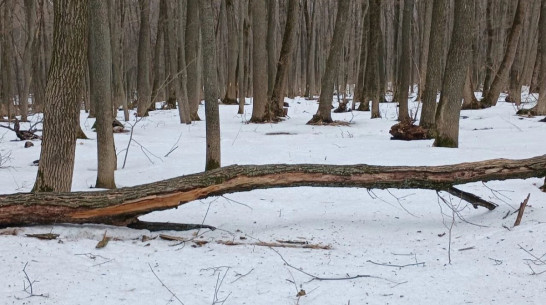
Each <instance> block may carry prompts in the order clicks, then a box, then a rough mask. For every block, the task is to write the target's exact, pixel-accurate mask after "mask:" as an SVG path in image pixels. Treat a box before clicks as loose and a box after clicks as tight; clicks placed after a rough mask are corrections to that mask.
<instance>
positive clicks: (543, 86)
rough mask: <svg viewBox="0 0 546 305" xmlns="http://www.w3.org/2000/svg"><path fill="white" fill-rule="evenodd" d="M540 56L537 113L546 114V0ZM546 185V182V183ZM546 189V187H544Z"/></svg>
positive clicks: (540, 30)
mask: <svg viewBox="0 0 546 305" xmlns="http://www.w3.org/2000/svg"><path fill="white" fill-rule="evenodd" d="M538 28H539V50H540V51H539V53H538V54H539V57H540V60H541V65H540V76H539V88H540V94H539V95H538V102H537V105H536V110H535V113H536V114H537V115H546V0H542V1H541V3H540V21H539V27H538ZM545 185H546V184H545ZM544 190H546V188H544Z"/></svg>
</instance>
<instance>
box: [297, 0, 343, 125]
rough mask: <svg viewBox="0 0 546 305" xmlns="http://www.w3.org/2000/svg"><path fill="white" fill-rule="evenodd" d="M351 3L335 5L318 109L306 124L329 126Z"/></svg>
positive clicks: (341, 2) (340, 2)
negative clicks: (332, 29)
mask: <svg viewBox="0 0 546 305" xmlns="http://www.w3.org/2000/svg"><path fill="white" fill-rule="evenodd" d="M350 4H351V1H349V0H347V1H339V2H338V4H337V15H336V22H335V26H334V36H333V38H332V42H331V43H330V51H329V52H328V59H327V61H326V69H325V71H324V74H323V76H322V80H321V84H320V97H319V108H318V110H317V113H316V114H315V115H314V116H313V118H312V119H311V120H310V121H309V122H308V123H307V124H329V123H332V122H333V121H332V99H333V96H334V92H333V90H334V82H335V77H336V66H337V65H338V64H339V61H340V60H341V51H342V49H343V40H344V36H345V32H346V31H345V27H346V26H347V19H348V15H349V8H350V7H351V5H350Z"/></svg>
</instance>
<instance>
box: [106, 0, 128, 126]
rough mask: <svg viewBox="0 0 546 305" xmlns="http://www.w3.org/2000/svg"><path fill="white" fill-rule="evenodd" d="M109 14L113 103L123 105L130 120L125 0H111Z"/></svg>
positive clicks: (124, 111)
mask: <svg viewBox="0 0 546 305" xmlns="http://www.w3.org/2000/svg"><path fill="white" fill-rule="evenodd" d="M108 16H109V17H108V18H109V19H110V45H111V50H112V104H113V106H114V107H119V106H123V118H124V120H125V121H129V106H128V105H127V97H126V93H125V88H124V85H123V65H124V64H123V59H124V58H123V57H124V54H123V40H124V31H123V26H124V23H125V0H109V1H108Z"/></svg>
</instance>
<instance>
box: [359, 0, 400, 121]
mask: <svg viewBox="0 0 546 305" xmlns="http://www.w3.org/2000/svg"><path fill="white" fill-rule="evenodd" d="M406 1H408V0H406ZM369 15H370V29H375V30H374V31H371V33H370V40H369V41H370V46H369V51H368V64H366V69H367V70H370V74H369V75H370V79H368V80H367V81H366V84H367V86H369V88H368V92H369V94H370V98H371V100H372V113H371V117H372V119H376V118H380V117H381V114H380V113H379V67H378V63H379V56H380V55H379V40H380V37H379V36H380V35H381V25H380V20H379V17H380V16H381V2H380V0H370V14H369ZM367 75H368V74H367ZM366 100H368V99H367V98H366Z"/></svg>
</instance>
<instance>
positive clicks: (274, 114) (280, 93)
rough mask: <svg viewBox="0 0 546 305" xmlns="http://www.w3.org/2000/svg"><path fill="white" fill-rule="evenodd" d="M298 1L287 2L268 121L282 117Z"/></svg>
mask: <svg viewBox="0 0 546 305" xmlns="http://www.w3.org/2000/svg"><path fill="white" fill-rule="evenodd" d="M299 8H300V3H299V0H290V1H288V7H287V9H288V15H287V17H286V25H285V29H284V35H283V38H282V46H281V54H280V55H279V60H278V61H277V69H276V71H277V72H276V75H275V85H274V86H273V91H272V92H271V98H270V99H269V102H268V104H267V105H266V112H267V114H266V116H267V120H268V121H276V120H277V119H278V118H279V117H282V116H284V112H283V102H284V91H285V84H286V80H287V78H288V72H289V68H290V62H291V59H292V57H293V56H292V53H293V51H294V47H295V46H296V31H297V29H298V17H299V14H300V9H299Z"/></svg>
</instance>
